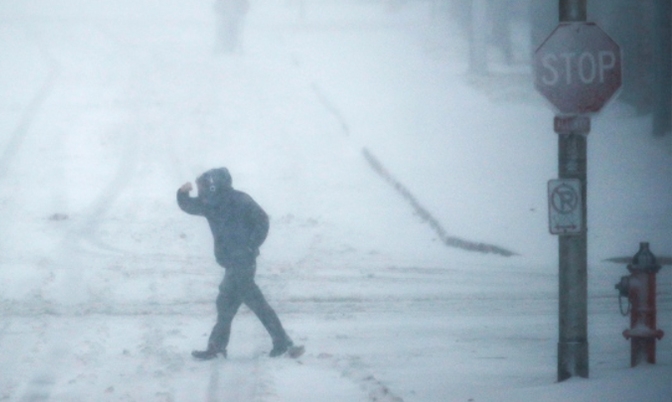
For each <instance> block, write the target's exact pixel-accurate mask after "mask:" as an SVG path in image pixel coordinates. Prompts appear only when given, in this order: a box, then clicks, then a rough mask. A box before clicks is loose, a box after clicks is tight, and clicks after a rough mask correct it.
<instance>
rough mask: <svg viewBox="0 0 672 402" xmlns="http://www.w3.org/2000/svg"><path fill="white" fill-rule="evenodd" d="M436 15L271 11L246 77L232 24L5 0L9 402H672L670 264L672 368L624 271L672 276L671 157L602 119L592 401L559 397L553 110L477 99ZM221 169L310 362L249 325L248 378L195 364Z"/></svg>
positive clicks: (621, 121)
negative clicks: (550, 204)
mask: <svg viewBox="0 0 672 402" xmlns="http://www.w3.org/2000/svg"><path fill="white" fill-rule="evenodd" d="M431 3H432V2H424V1H421V2H414V3H413V4H411V5H407V6H406V7H405V8H402V9H401V10H400V11H398V12H394V13H393V12H390V11H389V10H388V9H386V8H385V7H383V6H382V5H381V4H379V3H376V2H360V3H357V2H354V1H346V2H328V1H325V2H321V3H319V5H316V3H311V2H308V4H309V5H310V4H313V6H312V7H309V8H308V9H307V10H306V13H307V14H306V16H305V18H304V19H303V20H301V18H300V12H299V9H298V8H297V7H298V3H296V2H289V1H287V2H286V1H280V0H277V1H271V0H266V1H259V2H254V3H253V7H252V9H251V12H250V15H249V18H248V21H247V24H246V26H245V35H244V42H243V51H242V53H238V54H233V55H221V54H216V53H215V52H214V51H213V49H214V43H215V38H214V32H215V29H214V17H213V15H212V10H211V4H210V3H209V2H203V3H202V4H201V3H199V4H191V3H189V2H184V1H178V0H169V1H162V2H153V1H149V0H144V1H137V0H136V1H130V0H123V1H101V2H95V4H93V2H87V1H84V0H63V1H59V2H48V1H33V2H29V3H28V4H24V2H20V1H9V2H4V3H3V4H2V5H0V221H2V226H1V227H0V283H1V284H2V286H1V290H0V320H1V321H0V401H5V400H7V401H47V400H49V401H91V400H96V401H260V402H261V401H263V402H272V401H310V400H320V401H324V402H330V401H339V402H340V401H388V402H391V401H395V402H396V401H402V400H403V401H423V402H424V401H464V402H466V401H505V402H506V401H509V400H511V401H513V400H548V401H555V400H568V399H569V400H573V401H584V400H585V401H595V400H612V401H623V402H625V401H633V400H640V398H641V400H647V401H661V402H663V401H664V402H668V401H669V399H670V396H672V385H670V382H669V378H670V377H671V376H672V342H671V338H672V337H671V336H669V335H672V268H670V267H665V268H664V269H663V270H662V271H661V272H660V274H659V326H660V328H662V329H664V330H666V331H667V332H668V336H666V337H665V338H664V339H663V340H662V341H661V342H659V346H658V357H659V364H658V365H657V366H655V367H644V368H639V369H638V370H630V369H629V368H628V365H629V344H628V342H626V341H625V340H624V339H623V338H622V337H621V331H622V330H623V329H624V328H625V326H626V325H627V319H625V318H623V317H621V316H620V314H619V313H618V300H617V298H616V291H615V290H614V288H613V285H614V284H615V283H616V282H617V281H618V279H619V278H620V276H621V275H625V274H626V273H627V271H626V270H625V267H623V266H619V265H614V264H610V263H605V262H602V260H603V259H605V258H608V257H613V256H620V255H631V254H634V252H636V248H637V244H638V242H639V241H641V240H648V241H650V242H651V244H652V248H653V251H654V253H657V254H660V255H672V241H670V239H671V238H672V210H671V208H672V189H671V186H670V182H669V177H672V154H671V152H670V150H671V149H672V148H671V147H670V142H669V137H668V138H667V139H664V140H661V141H658V142H654V141H653V140H652V139H650V138H645V137H643V136H640V137H639V138H637V137H635V139H633V137H634V135H633V133H635V134H638V133H637V131H638V130H641V128H642V127H645V126H646V125H647V124H649V123H648V120H646V119H645V118H641V117H639V118H638V117H634V116H628V114H627V113H625V114H624V113H622V111H623V110H625V109H626V107H625V106H623V105H619V104H614V105H610V109H608V110H605V112H604V115H603V116H600V117H599V118H596V119H595V121H594V129H593V133H591V137H590V142H589V144H590V146H591V154H590V157H591V160H594V161H595V163H594V164H591V165H590V175H591V176H590V177H589V180H590V185H591V186H594V187H591V188H593V189H594V193H591V195H590V196H589V197H592V198H590V200H591V201H590V202H592V204H591V206H590V207H591V211H594V212H592V214H591V215H590V219H591V221H590V222H589V225H590V226H591V232H590V233H591V237H590V242H591V243H590V247H591V249H590V258H591V261H590V272H589V280H590V282H589V292H590V293H589V299H590V304H589V319H590V322H589V325H590V327H589V331H590V348H591V349H590V351H591V380H590V381H582V380H572V381H569V382H567V383H562V384H553V383H554V381H555V376H556V343H557V262H556V259H557V256H556V254H557V239H556V238H554V237H553V236H551V235H549V234H548V232H547V223H546V198H545V197H546V194H545V191H546V187H545V184H546V181H547V180H548V179H551V178H553V177H554V175H555V174H556V159H555V158H556V154H555V147H556V142H555V138H554V137H553V136H554V134H552V133H551V132H550V129H551V120H552V113H551V112H550V111H548V110H547V108H546V106H545V105H544V103H543V102H542V101H541V99H539V98H538V97H536V96H535V94H534V93H533V92H532V88H531V81H530V85H529V87H528V86H525V85H522V86H521V85H517V86H515V91H514V92H513V93H514V94H516V96H515V97H512V98H509V97H511V96H512V95H511V92H507V91H502V90H501V89H497V90H490V89H488V90H485V91H484V90H482V85H481V84H482V83H479V82H476V83H475V82H474V81H473V78H472V79H469V78H468V77H466V76H465V75H464V73H463V71H464V70H465V62H464V60H465V59H464V55H465V52H466V47H465V44H464V39H463V38H462V37H461V36H460V34H459V32H458V31H457V28H456V27H455V26H452V25H450V24H446V23H445V22H441V23H440V21H439V20H433V19H429V18H428V15H429V11H430V10H435V9H433V8H431V6H432V4H431ZM446 38H450V39H446ZM522 71H523V73H522V74H526V70H525V69H524V68H523V69H522ZM470 83H471V85H470ZM493 91H495V92H494V93H493ZM605 138H612V139H613V140H608V139H605ZM665 141H667V142H665ZM363 149H367V150H369V152H371V153H372V154H373V155H375V156H376V158H377V159H378V160H379V161H380V162H381V163H382V164H384V165H385V167H386V169H388V170H389V172H390V173H391V174H393V175H394V177H395V179H397V180H398V181H399V182H400V183H403V184H404V186H406V188H407V189H408V190H409V191H410V192H412V193H413V196H414V197H415V199H416V200H417V201H418V202H419V203H421V204H422V206H423V208H426V210H427V211H429V212H430V213H431V214H432V217H433V218H434V219H435V220H436V222H439V223H440V224H441V226H442V227H443V228H445V230H446V231H447V232H448V234H449V235H450V236H455V237H457V238H460V239H467V240H469V241H473V242H484V243H487V244H494V245H498V246H501V247H505V248H507V249H511V250H513V251H515V252H516V253H517V254H518V255H516V256H513V257H502V256H499V255H493V254H482V253H477V252H468V251H464V250H462V249H459V248H454V247H446V245H445V244H444V243H443V242H442V239H441V238H440V236H438V235H437V232H436V230H434V229H435V228H433V227H432V226H431V225H428V224H427V220H426V219H422V217H418V216H416V215H415V214H416V213H417V209H414V207H413V205H411V204H410V203H409V202H408V199H407V198H404V197H402V196H400V194H399V192H398V188H397V189H395V188H393V187H392V186H390V183H389V182H386V181H385V180H383V179H382V178H381V177H380V175H379V174H377V173H376V172H375V171H374V170H372V169H371V166H370V164H369V162H367V159H366V158H365V157H364V155H363V152H362V150H363ZM222 165H225V166H227V167H228V168H229V169H230V170H231V172H232V174H233V180H234V187H236V188H239V189H241V190H243V191H245V192H248V193H249V194H251V195H252V196H253V197H254V198H255V199H256V200H257V201H258V202H259V204H261V205H262V206H263V207H264V208H265V209H266V210H267V212H268V213H269V215H270V216H271V232H270V235H269V238H268V240H267V242H266V243H265V245H264V246H263V248H262V254H261V256H260V258H259V269H258V275H257V279H258V283H259V285H260V287H261V288H262V290H263V291H264V293H265V294H266V296H267V298H268V299H269V302H270V303H271V305H272V306H273V307H274V308H275V309H276V310H277V312H278V313H279V316H280V318H281V320H282V321H283V324H284V325H285V327H286V328H287V329H288V332H289V333H290V335H291V336H292V337H293V338H294V340H295V341H296V342H297V343H302V344H305V345H306V348H307V352H306V354H305V355H304V356H303V357H301V358H300V359H298V360H292V359H285V358H281V359H270V358H268V357H266V354H267V352H268V351H269V350H270V346H271V345H270V339H269V337H268V335H267V334H266V333H265V331H264V329H263V327H262V326H261V325H260V324H259V323H258V321H257V320H256V318H255V317H254V316H253V315H252V314H251V313H250V312H249V310H247V309H245V308H244V309H241V312H240V313H239V315H238V316H237V317H236V320H235V321H234V326H233V334H232V339H231V343H230V346H229V358H228V359H226V360H223V359H219V360H215V361H212V362H205V363H204V362H198V361H194V360H193V359H192V358H191V356H190V351H191V350H192V349H198V348H202V347H203V346H205V342H206V339H207V335H208V333H209V331H210V328H211V326H212V324H213V320H214V317H215V308H214V303H213V302H214V298H215V296H216V292H217V285H218V283H219V281H220V279H221V275H222V271H221V268H219V267H218V266H217V265H216V263H215V261H214V257H213V256H212V249H211V248H212V239H211V235H210V232H209V229H208V227H207V224H206V223H205V221H202V220H198V219H196V218H194V217H191V216H188V215H186V214H183V213H182V212H181V211H180V210H179V209H178V208H177V206H176V204H175V191H176V190H177V188H178V187H179V186H180V185H181V184H182V183H183V182H185V181H193V180H194V178H195V177H196V176H197V175H198V174H200V173H201V172H202V171H204V170H207V169H209V168H212V167H217V166H222ZM613 200H617V202H614V201H613ZM646 384H649V390H648V391H646V390H642V389H641V388H643V387H644V386H645V385H646ZM647 392H648V394H647Z"/></svg>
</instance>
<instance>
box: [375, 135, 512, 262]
mask: <svg viewBox="0 0 672 402" xmlns="http://www.w3.org/2000/svg"><path fill="white" fill-rule="evenodd" d="M362 155H363V156H364V158H365V159H366V161H367V162H368V163H369V166H371V169H373V171H374V172H376V173H378V175H379V176H381V177H382V178H383V180H385V181H386V182H387V183H388V184H390V185H391V186H392V187H394V189H395V190H396V191H397V192H398V193H399V194H400V195H401V196H402V197H403V198H404V199H405V200H406V201H408V203H409V204H411V206H412V207H413V209H414V210H415V213H416V214H417V215H418V216H419V217H420V219H422V220H423V221H424V222H425V223H427V224H428V225H429V226H430V227H431V228H432V230H433V231H434V232H435V233H436V234H437V235H438V236H439V238H440V239H441V241H442V242H443V244H445V245H446V246H448V247H454V248H459V249H462V250H465V251H474V252H478V253H483V254H497V255H501V256H503V257H511V256H514V255H517V254H516V253H515V252H513V251H511V250H507V249H505V248H503V247H500V246H496V245H494V244H487V243H480V242H474V241H470V240H465V239H462V238H459V237H456V236H451V235H449V234H448V232H447V231H446V229H444V228H443V226H442V225H441V224H440V223H439V221H438V220H437V219H436V218H435V217H434V216H433V215H432V214H431V213H430V212H429V211H428V210H427V209H426V208H425V207H423V206H422V205H421V204H420V202H419V201H418V200H417V198H415V196H414V195H413V194H412V193H411V192H410V190H408V188H407V187H406V186H404V185H403V184H402V183H401V182H399V181H398V180H397V179H396V178H394V176H392V174H391V173H390V172H389V171H388V170H387V169H385V167H384V166H383V165H382V164H381V163H380V161H379V160H378V159H377V158H376V157H375V156H373V154H372V153H371V151H369V150H368V149H366V148H364V149H362Z"/></svg>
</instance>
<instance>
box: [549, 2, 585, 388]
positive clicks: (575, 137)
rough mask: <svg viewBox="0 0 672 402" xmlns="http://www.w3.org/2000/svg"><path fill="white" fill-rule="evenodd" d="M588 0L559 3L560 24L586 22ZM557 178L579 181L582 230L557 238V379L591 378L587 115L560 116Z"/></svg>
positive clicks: (557, 124) (558, 118)
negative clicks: (589, 348) (589, 376)
mask: <svg viewBox="0 0 672 402" xmlns="http://www.w3.org/2000/svg"><path fill="white" fill-rule="evenodd" d="M586 2H587V0H560V4H559V17H560V18H559V20H560V22H585V21H586V19H587V12H586V8H587V4H586ZM554 129H555V132H556V133H558V177H559V178H560V180H562V179H578V180H579V182H580V192H581V195H580V204H581V205H580V208H581V218H580V219H581V221H582V222H581V230H580V231H579V232H578V233H572V234H567V235H560V236H558V251H559V278H558V282H559V311H558V318H559V327H558V328H559V338H558V381H564V380H566V379H569V378H571V377H573V376H579V377H583V378H588V367H589V365H588V241H587V235H586V232H587V225H586V223H587V202H586V193H587V192H586V172H587V159H588V158H587V135H588V133H589V132H590V118H589V117H587V116H576V115H574V116H556V117H555V120H554Z"/></svg>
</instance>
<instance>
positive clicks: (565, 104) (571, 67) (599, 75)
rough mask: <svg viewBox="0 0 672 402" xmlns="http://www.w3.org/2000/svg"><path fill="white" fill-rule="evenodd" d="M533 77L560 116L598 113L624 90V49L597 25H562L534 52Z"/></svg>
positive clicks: (573, 23)
mask: <svg viewBox="0 0 672 402" xmlns="http://www.w3.org/2000/svg"><path fill="white" fill-rule="evenodd" d="M534 76H535V78H534V86H535V88H537V90H538V91H539V92H540V93H541V94H542V95H544V96H545V97H546V98H547V99H548V100H549V101H550V102H551V103H552V104H553V105H554V106H555V107H556V108H557V110H558V111H559V112H560V113H561V114H584V113H596V112H598V111H599V110H600V109H601V108H602V107H603V106H604V105H605V104H606V103H607V101H609V100H610V99H611V98H612V97H613V96H614V94H615V93H616V91H618V89H619V88H620V87H621V48H620V47H619V46H618V44H616V42H614V41H613V40H612V39H611V38H610V37H609V35H607V34H606V33H605V32H604V31H603V30H602V29H601V28H600V27H598V26H597V25H595V24H594V23H591V22H567V23H560V25H558V27H557V28H555V30H554V31H553V32H552V33H551V35H549V37H548V38H547V39H546V40H545V41H544V43H542V44H541V46H539V49H537V51H536V52H535V53H534Z"/></svg>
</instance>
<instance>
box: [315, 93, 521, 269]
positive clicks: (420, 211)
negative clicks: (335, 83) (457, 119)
mask: <svg viewBox="0 0 672 402" xmlns="http://www.w3.org/2000/svg"><path fill="white" fill-rule="evenodd" d="M311 88H312V89H313V92H314V93H315V95H316V96H317V99H318V100H319V101H320V103H321V104H322V105H323V106H324V108H325V109H326V110H327V111H328V112H329V114H331V115H333V116H334V117H335V118H336V120H337V121H338V123H339V125H340V127H341V130H342V131H343V133H344V134H345V135H346V136H349V135H350V126H349V125H348V122H347V120H346V119H345V117H344V116H343V113H341V111H340V110H339V109H338V108H337V107H336V106H335V105H334V104H333V102H331V100H330V99H329V98H328V97H327V96H326V95H325V93H324V91H323V90H322V89H321V88H320V87H319V86H318V85H317V84H316V83H315V82H312V83H311ZM362 155H363V156H364V159H366V161H367V162H368V163H369V166H371V168H372V169H373V170H374V171H375V172H376V173H377V174H378V175H379V176H381V177H382V178H383V180H385V181H386V182H387V183H388V184H390V185H391V186H392V187H394V189H395V190H396V191H397V192H398V193H399V194H400V195H401V196H402V197H403V198H404V199H405V200H406V201H408V203H409V204H411V206H412V207H413V209H414V211H415V213H416V214H417V215H418V216H419V217H420V219H422V220H423V221H424V222H425V223H427V224H428V225H429V226H430V227H431V228H432V230H433V231H434V232H435V233H436V234H437V235H438V236H439V238H440V239H441V241H442V242H443V244H445V245H446V246H448V247H454V248H458V249H462V250H466V251H473V252H478V253H483V254H497V255H501V256H504V257H511V256H514V255H517V254H516V253H515V252H513V251H511V250H507V249H505V248H503V247H500V246H496V245H493V244H487V243H481V242H475V241H470V240H465V239H462V238H459V237H456V236H451V235H449V234H448V232H447V231H446V230H445V229H444V228H443V226H442V225H441V224H440V223H439V221H438V220H437V219H436V218H435V217H434V216H433V215H432V214H431V213H430V212H429V211H428V210H427V209H426V208H425V207H424V206H422V205H421V204H420V202H419V201H418V200H417V198H416V197H415V196H414V195H413V194H412V193H411V192H410V190H408V188H407V187H406V186H404V185H403V184H402V183H400V182H399V181H398V180H397V179H396V178H394V177H393V176H392V174H391V173H390V172H389V171H388V170H387V169H385V167H384V166H383V165H382V164H381V163H380V161H379V160H378V159H377V158H376V157H375V156H373V154H372V153H371V151H369V150H368V149H367V148H363V149H362Z"/></svg>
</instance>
